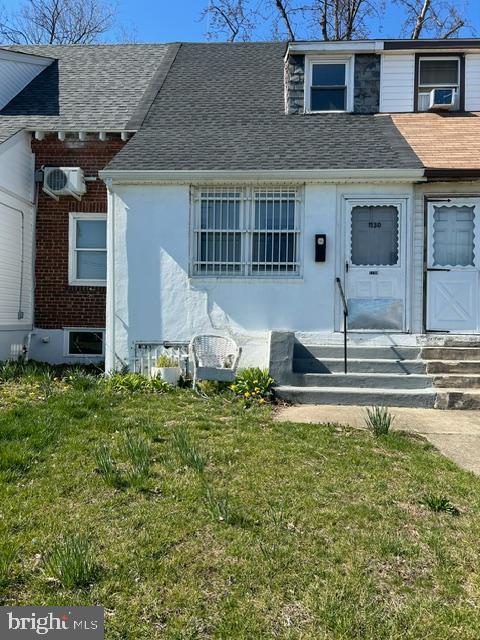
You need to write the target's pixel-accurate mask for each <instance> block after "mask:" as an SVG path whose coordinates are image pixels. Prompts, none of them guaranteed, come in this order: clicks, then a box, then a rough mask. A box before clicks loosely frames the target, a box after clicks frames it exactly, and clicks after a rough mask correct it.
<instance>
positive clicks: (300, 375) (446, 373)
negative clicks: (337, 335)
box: [276, 337, 480, 409]
mask: <svg viewBox="0 0 480 640" xmlns="http://www.w3.org/2000/svg"><path fill="white" fill-rule="evenodd" d="M437 340H438V339H437ZM450 341H451V337H450ZM343 368H344V362H343V347H342V346H338V345H324V346H306V345H303V344H301V343H300V342H298V341H295V342H294V344H293V356H292V361H291V370H290V374H289V375H288V376H284V379H283V380H282V384H280V385H279V386H278V387H277V388H276V393H277V396H278V397H279V398H280V399H283V400H286V401H288V402H292V403H298V404H339V405H349V404H350V405H364V406H372V405H386V406H392V407H395V406H396V407H437V408H441V409H455V408H458V409H474V408H480V343H479V345H478V346H477V345H473V346H470V345H468V346H467V345H465V341H464V338H463V337H462V342H461V344H460V345H459V346H456V345H454V344H453V345H452V344H449V345H448V346H442V345H439V344H438V342H436V343H435V345H434V346H429V345H428V344H427V345H419V346H384V347H380V346H364V345H358V344H357V345H355V344H353V345H349V346H348V373H347V374H345V373H343V370H344V369H343Z"/></svg>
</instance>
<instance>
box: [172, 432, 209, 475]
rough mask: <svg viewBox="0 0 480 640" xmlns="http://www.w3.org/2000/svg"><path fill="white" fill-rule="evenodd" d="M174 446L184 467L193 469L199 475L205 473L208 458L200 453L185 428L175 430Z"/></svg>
mask: <svg viewBox="0 0 480 640" xmlns="http://www.w3.org/2000/svg"><path fill="white" fill-rule="evenodd" d="M172 444H173V448H174V449H175V451H176V452H177V454H178V457H179V458H180V460H181V461H182V462H183V464H184V465H186V466H187V467H191V468H192V469H194V470H195V471H196V472H197V473H203V472H204V471H205V467H206V465H207V457H206V455H205V454H204V453H202V452H201V451H200V449H199V448H198V447H197V445H196V444H195V443H194V442H192V441H191V439H190V436H189V435H188V432H187V430H186V429H185V428H184V427H178V428H177V429H175V431H174V432H173V438H172Z"/></svg>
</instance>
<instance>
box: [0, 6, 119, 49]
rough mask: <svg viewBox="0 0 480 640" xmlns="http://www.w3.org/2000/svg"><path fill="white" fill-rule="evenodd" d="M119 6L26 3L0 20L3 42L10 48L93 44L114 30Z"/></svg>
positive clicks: (0, 33)
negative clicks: (11, 46) (34, 45)
mask: <svg viewBox="0 0 480 640" xmlns="http://www.w3.org/2000/svg"><path fill="white" fill-rule="evenodd" d="M116 9H117V7H116V5H115V4H108V3H107V2H105V1H104V0H25V2H24V4H23V5H22V6H21V7H20V9H19V10H18V11H17V12H15V13H10V14H5V13H4V14H3V15H2V16H0V39H1V40H2V42H5V43H10V44H89V43H92V42H98V40H99V39H100V37H101V36H102V35H103V34H104V33H105V32H106V31H108V30H109V29H110V27H112V25H113V23H114V21H115V16H116Z"/></svg>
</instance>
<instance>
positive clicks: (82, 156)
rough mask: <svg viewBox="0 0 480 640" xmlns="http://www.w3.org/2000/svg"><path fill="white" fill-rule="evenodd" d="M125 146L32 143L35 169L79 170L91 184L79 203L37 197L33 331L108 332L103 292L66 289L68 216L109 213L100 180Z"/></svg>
mask: <svg viewBox="0 0 480 640" xmlns="http://www.w3.org/2000/svg"><path fill="white" fill-rule="evenodd" d="M124 144H125V143H124V142H122V140H121V139H120V137H119V136H117V135H109V136H108V139H107V140H106V141H105V142H102V141H101V140H99V139H98V137H97V136H93V135H91V136H89V139H87V140H86V141H81V140H78V138H77V137H75V138H74V137H73V136H72V137H67V138H66V140H64V141H63V142H62V141H60V140H59V139H58V137H57V135H49V136H46V137H45V138H44V140H41V141H39V140H33V141H32V150H33V152H34V154H35V161H36V168H37V169H40V168H41V167H42V166H44V165H51V166H66V167H81V168H82V169H83V171H84V174H85V176H86V177H87V176H95V177H97V180H96V181H94V182H90V181H87V183H86V184H87V193H86V194H85V195H84V196H83V197H82V200H81V202H79V201H77V200H75V198H69V197H66V196H61V197H60V200H59V202H57V201H56V200H54V199H53V198H51V197H49V196H48V195H47V194H46V193H44V192H43V191H42V190H41V188H40V190H39V196H38V207H37V221H36V260H35V280H36V282H35V326H37V327H40V328H45V329H61V328H63V327H68V326H73V327H104V326H105V296H106V288H105V287H89V286H87V287H77V286H74V287H72V286H70V285H69V284H68V224H69V213H70V212H75V211H81V212H86V213H97V212H98V213H106V212H107V192H106V188H105V184H104V183H103V181H102V180H100V179H99V178H98V171H99V170H100V169H103V168H104V167H105V166H106V165H107V164H108V162H109V161H110V160H111V159H112V158H113V156H115V155H116V154H117V153H118V151H120V149H121V148H122V147H123V145H124Z"/></svg>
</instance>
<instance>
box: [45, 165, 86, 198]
mask: <svg viewBox="0 0 480 640" xmlns="http://www.w3.org/2000/svg"><path fill="white" fill-rule="evenodd" d="M43 190H44V191H45V193H47V194H48V195H49V196H51V197H52V198H55V200H58V199H59V198H58V196H73V197H74V198H76V199H77V200H80V199H81V197H82V196H83V194H84V193H86V191H87V187H86V185H85V178H84V176H83V169H80V167H45V168H44V170H43Z"/></svg>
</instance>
